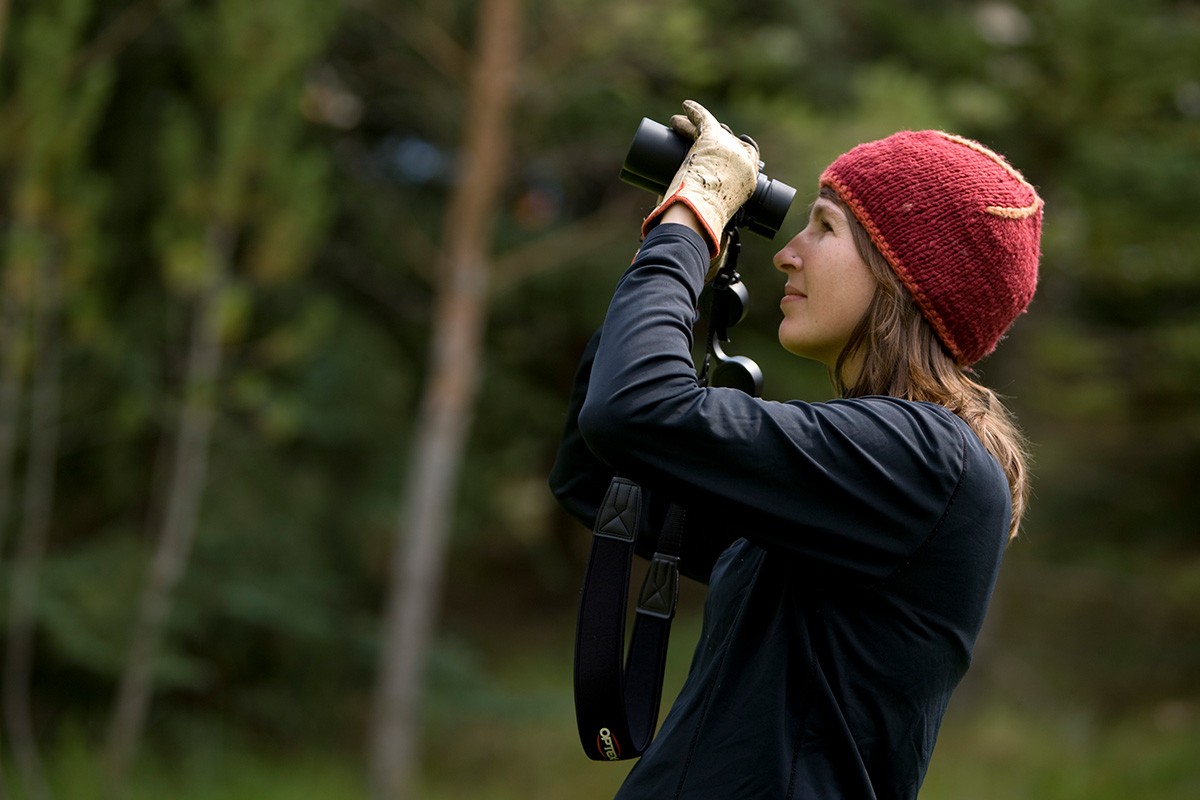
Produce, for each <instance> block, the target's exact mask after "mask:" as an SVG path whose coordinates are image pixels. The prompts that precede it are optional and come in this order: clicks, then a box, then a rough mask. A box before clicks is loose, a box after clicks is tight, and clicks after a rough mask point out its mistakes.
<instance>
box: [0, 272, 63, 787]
mask: <svg viewBox="0 0 1200 800" xmlns="http://www.w3.org/2000/svg"><path fill="white" fill-rule="evenodd" d="M58 273H59V264H58V256H57V254H55V253H51V254H50V255H48V256H47V257H46V258H45V260H44V261H43V263H42V265H41V268H40V269H39V270H38V286H37V290H36V295H35V297H34V319H33V323H34V346H35V348H36V353H37V356H36V361H35V366H34V373H33V390H32V395H31V397H30V400H31V404H30V405H31V407H30V411H29V460H28V466H27V468H26V473H25V496H24V503H23V509H22V510H23V515H22V523H21V536H20V539H19V541H18V545H17V552H16V557H15V558H14V560H13V571H12V590H11V598H10V601H9V609H8V648H7V650H6V651H5V660H4V722H5V728H6V729H7V731H8V735H9V739H10V743H11V745H12V750H13V755H14V757H15V759H16V765H17V771H18V772H19V774H20V776H21V781H22V783H23V784H24V785H25V789H26V793H27V795H28V796H29V797H30V798H31V799H32V800H44V798H48V797H50V787H49V784H47V782H46V775H45V772H44V770H43V768H42V760H41V756H40V755H39V753H38V746H37V737H36V734H35V731H34V725H33V713H32V710H31V703H30V698H29V695H30V676H31V674H32V669H33V634H34V628H35V625H34V621H35V618H36V609H37V594H38V580H39V577H40V573H41V566H42V556H43V554H44V553H45V550H46V540H47V538H48V537H49V534H50V520H51V516H52V512H53V509H54V471H55V466H56V464H57V461H58V434H59V413H58V412H59V381H60V376H59V371H60V370H59V344H58V315H59V309H60V306H61V302H60V287H59V274H58Z"/></svg>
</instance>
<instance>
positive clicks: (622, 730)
mask: <svg viewBox="0 0 1200 800" xmlns="http://www.w3.org/2000/svg"><path fill="white" fill-rule="evenodd" d="M642 501H643V498H642V488H641V487H640V486H638V485H637V484H636V483H634V482H632V481H630V480H626V479H625V478H620V477H617V478H613V480H612V483H610V484H609V487H608V492H607V493H606V494H605V496H604V503H603V505H602V506H601V507H600V513H599V514H598V515H597V516H596V526H595V529H594V530H593V533H592V551H591V554H590V555H589V557H588V564H587V572H586V574H585V576H584V580H583V590H582V592H581V594H580V604H579V623H578V626H577V627H576V630H575V721H576V723H577V725H578V726H579V741H580V743H581V744H582V745H583V749H584V752H586V753H587V755H588V757H589V758H591V759H593V760H595V761H621V760H624V759H628V758H636V757H638V756H640V755H641V754H642V753H643V752H645V750H646V748H647V747H648V746H649V745H650V740H651V739H652V738H653V737H654V730H655V726H656V725H657V723H658V707H659V703H660V701H661V699H662V684H663V669H664V667H665V666H666V658H667V639H668V637H669V635H670V632H671V620H672V618H674V616H675V604H676V602H677V601H678V599H679V568H678V563H679V551H680V543H681V534H682V532H683V523H684V514H683V509H681V508H679V507H678V506H676V505H672V506H671V507H670V510H669V511H668V512H667V520H666V523H665V524H664V525H663V531H662V533H661V535H660V536H659V541H658V546H657V552H656V553H655V554H654V557H653V558H652V559H651V561H650V568H649V570H648V571H647V573H646V578H645V581H644V582H643V583H642V589H641V592H640V593H639V595H638V604H637V615H636V617H635V621H634V624H633V634H632V636H631V637H630V641H629V654H628V659H626V658H625V657H624V649H625V614H626V607H627V605H628V598H629V581H630V570H631V568H632V566H633V554H634V544H635V542H636V541H637V532H638V524H639V522H640V520H641V515H642Z"/></svg>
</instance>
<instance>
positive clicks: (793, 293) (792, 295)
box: [781, 283, 808, 303]
mask: <svg viewBox="0 0 1200 800" xmlns="http://www.w3.org/2000/svg"><path fill="white" fill-rule="evenodd" d="M807 296H808V295H806V294H804V292H802V291H800V290H799V289H797V288H796V287H795V286H792V285H791V284H790V283H789V284H787V285H785V286H784V287H783V300H782V301H781V302H784V303H786V302H787V301H789V300H799V299H800V298H802V297H807Z"/></svg>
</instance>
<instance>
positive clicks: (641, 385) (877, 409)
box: [578, 224, 966, 580]
mask: <svg viewBox="0 0 1200 800" xmlns="http://www.w3.org/2000/svg"><path fill="white" fill-rule="evenodd" d="M707 265H708V258H707V251H706V250H705V246H704V242H703V241H702V240H701V239H700V237H699V236H698V235H696V234H695V233H694V232H692V231H691V230H689V229H687V228H686V227H683V226H679V225H670V224H664V225H660V226H659V227H657V228H655V229H654V231H652V232H651V233H650V234H649V235H648V236H647V237H646V240H645V242H644V244H643V247H642V249H641V251H640V252H639V254H638V256H637V257H636V258H635V259H634V262H633V264H632V265H631V266H630V268H629V269H628V270H627V271H626V273H625V274H624V275H623V276H622V278H621V280H620V282H619V283H618V285H617V289H616V291H615V293H614V295H613V298H612V301H611V303H610V306H609V310H608V313H607V316H606V318H605V322H604V329H603V330H604V335H603V338H602V339H601V341H600V342H598V345H597V347H596V351H595V358H594V361H593V364H592V366H591V375H590V380H589V386H588V389H587V394H586V399H585V401H584V403H583V405H582V407H581V408H580V410H579V415H578V433H579V436H580V437H581V439H582V441H583V442H584V443H586V445H587V447H588V448H589V450H590V451H591V452H592V453H594V454H595V455H596V456H597V457H598V458H599V459H601V460H602V461H603V462H605V463H606V464H608V465H610V466H611V467H612V468H615V469H616V470H618V471H620V472H621V473H622V474H623V475H626V476H627V477H629V478H630V479H632V480H635V481H637V482H639V483H640V484H642V485H643V486H645V487H648V488H649V489H650V490H651V491H653V492H656V493H662V494H665V495H666V496H670V497H672V498H673V499H674V500H675V501H676V502H679V503H680V504H681V505H683V506H684V507H685V508H686V509H687V510H688V512H689V515H691V516H696V517H699V518H702V519H703V520H704V521H705V530H707V531H710V532H711V531H719V532H721V535H722V536H724V535H726V534H728V533H732V534H733V535H734V537H735V538H736V537H737V536H745V537H747V538H749V539H751V540H752V541H754V542H755V543H756V544H759V545H760V546H762V547H764V548H765V549H767V550H768V551H771V552H776V553H783V554H787V555H791V556H797V557H804V558H808V559H815V560H817V561H819V562H821V563H823V564H826V565H829V566H832V567H835V568H837V569H839V570H844V571H846V572H848V573H851V574H853V575H855V576H857V577H859V578H861V579H863V580H881V579H883V578H885V577H887V576H888V575H889V574H890V573H891V572H892V571H893V570H894V569H896V568H897V567H898V566H899V565H900V564H902V563H904V562H905V561H906V560H907V559H909V558H911V557H912V555H913V554H914V553H915V552H916V551H917V550H918V549H919V548H920V547H921V546H922V544H923V543H924V542H925V541H927V539H928V538H929V537H931V536H932V535H933V534H934V533H935V532H936V530H937V528H938V525H939V522H940V521H941V520H942V518H943V516H944V515H945V513H946V512H947V510H948V508H949V507H950V504H951V503H952V501H953V498H954V495H955V492H956V490H957V487H958V485H959V483H960V481H961V478H962V473H963V469H964V463H965V455H964V452H965V448H966V440H965V438H964V436H963V428H962V426H961V423H960V422H959V421H958V420H957V418H956V417H955V416H954V415H953V414H952V413H951V412H949V411H948V410H946V409H944V408H941V407H940V406H936V405H932V404H926V403H912V402H908V401H901V400H896V399H893V398H886V397H877V398H862V399H856V400H840V401H832V402H829V403H814V404H809V403H800V402H794V403H778V402H771V401H764V400H760V399H757V398H753V397H750V396H748V395H746V394H744V393H742V392H739V391H737V390H734V389H723V388H707V387H702V386H700V385H699V383H698V382H697V380H696V373H695V368H694V365H693V363H692V359H691V345H692V333H691V331H692V325H693V323H694V321H695V318H696V311H695V309H696V305H697V300H698V296H699V293H700V290H701V288H702V285H703V276H704V274H705V270H706V267H707Z"/></svg>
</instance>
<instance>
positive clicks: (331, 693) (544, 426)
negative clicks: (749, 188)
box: [0, 0, 1200, 800]
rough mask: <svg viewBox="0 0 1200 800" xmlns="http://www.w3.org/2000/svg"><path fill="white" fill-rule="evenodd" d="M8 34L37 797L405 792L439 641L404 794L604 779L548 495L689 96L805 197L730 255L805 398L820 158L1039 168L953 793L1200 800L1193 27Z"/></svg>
mask: <svg viewBox="0 0 1200 800" xmlns="http://www.w3.org/2000/svg"><path fill="white" fill-rule="evenodd" d="M0 48H2V49H0V270H2V272H0V280H2V281H3V291H2V297H0V526H2V527H0V530H2V532H3V538H2V540H0V544H2V551H0V553H2V555H0V612H2V613H3V617H2V619H3V620H4V642H3V647H4V661H3V680H2V685H3V691H2V700H3V721H4V725H3V733H2V735H0V742H2V743H3V747H2V748H0V767H2V771H3V780H2V781H0V790H2V791H3V792H4V793H5V796H8V797H27V798H36V799H37V800H44V799H45V798H52V797H57V798H92V797H101V796H103V795H104V791H103V790H102V787H104V786H107V787H108V790H109V792H110V794H112V795H113V796H128V797H138V798H167V797H171V798H205V799H206V800H207V799H208V798H251V797H253V798H268V799H269V798H274V797H279V798H283V797H287V798H302V799H304V798H309V799H311V800H330V799H332V798H362V797H367V796H369V795H370V794H371V793H372V789H371V788H370V787H374V794H375V796H377V797H384V796H388V797H399V796H401V795H402V794H403V792H402V791H401V790H396V791H392V790H390V789H385V788H380V787H381V786H384V785H385V784H386V783H387V781H386V780H384V781H383V783H381V779H380V763H381V759H380V758H379V756H378V753H379V751H380V747H381V745H380V742H381V741H382V742H385V744H384V745H383V747H384V749H385V750H386V746H387V745H386V742H387V741H389V740H388V739H387V738H386V736H384V735H383V734H382V733H381V731H383V730H385V729H386V728H387V726H386V725H385V724H381V722H380V719H381V713H380V710H381V700H380V698H385V699H386V698H393V700H394V698H396V697H401V698H403V697H404V696H405V695H404V686H403V685H402V684H403V680H402V679H397V681H398V682H396V683H394V684H388V681H386V680H382V679H381V677H380V676H381V675H384V674H398V673H396V670H397V669H399V667H397V664H401V663H402V662H405V659H406V658H407V661H408V664H409V666H408V668H409V670H410V671H411V669H412V664H413V663H416V664H417V670H418V673H420V671H421V669H422V668H423V667H424V665H425V659H426V658H428V664H429V667H428V669H427V670H426V671H425V675H426V678H427V680H425V681H424V682H422V683H419V684H415V685H416V686H417V695H416V696H417V698H418V699H419V704H417V705H415V706H414V704H413V703H411V702H410V703H408V705H407V706H406V708H407V709H408V710H407V712H405V713H407V714H408V718H409V719H410V720H411V719H413V718H415V719H418V720H419V721H420V730H421V731H422V739H421V745H420V749H419V751H417V752H418V754H419V756H418V757H419V760H418V761H417V762H416V763H417V771H416V777H415V778H413V779H412V780H411V781H410V782H409V784H408V786H409V792H408V796H412V797H422V798H425V797H428V798H442V797H446V798H449V797H464V798H509V797H514V798H515V797H521V798H564V797H570V798H604V797H609V796H611V793H612V791H613V790H614V789H615V787H616V786H617V785H618V784H619V783H620V780H621V777H622V775H623V774H624V772H625V771H626V768H625V767H624V766H623V765H608V764H594V763H592V762H590V761H587V760H586V759H585V758H584V756H583V755H582V753H581V752H580V750H579V747H578V743H577V741H576V736H575V732H574V717H573V709H572V701H571V679H570V674H571V673H570V669H571V667H570V664H571V648H572V636H573V625H574V612H575V606H576V601H577V591H578V584H579V579H580V576H581V571H582V564H583V559H584V557H585V555H586V550H587V546H588V534H587V532H586V531H585V530H583V529H582V528H581V527H580V526H579V525H578V524H577V523H575V522H574V521H573V520H570V519H569V518H567V517H566V516H565V515H564V514H563V513H562V512H560V511H559V510H558V509H557V507H556V506H555V504H554V502H553V500H552V498H551V497H550V495H549V493H548V491H547V489H546V475H547V472H548V470H549V467H550V464H551V462H552V459H553V455H554V451H555V446H556V438H557V435H558V432H559V429H560V426H561V424H562V417H563V411H564V407H565V401H566V393H567V390H568V387H569V383H570V378H571V375H572V372H573V369H574V366H575V362H576V359H577V358H578V356H579V354H580V352H581V350H582V348H583V345H584V343H585V342H586V340H587V338H588V336H589V335H590V333H591V331H592V330H593V329H594V327H595V326H596V325H598V324H599V322H600V320H601V318H602V316H603V313H604V309H605V306H606V303H607V299H608V295H609V292H610V291H611V288H612V286H613V284H614V282H615V280H616V278H617V276H618V275H619V274H620V272H621V271H622V269H623V268H624V267H625V266H626V265H627V264H628V263H629V259H630V258H631V256H632V254H633V251H634V250H635V248H636V246H637V241H638V233H637V231H638V223H639V221H640V219H641V217H642V216H643V215H644V214H645V213H646V212H647V211H648V210H649V209H650V207H651V205H652V198H651V197H649V196H648V195H646V194H645V193H642V192H638V191H637V190H634V189H631V188H629V187H627V186H624V185H622V184H620V183H619V182H618V181H617V173H618V171H619V167H620V163H621V160H622V158H623V155H624V152H625V149H626V147H627V146H628V143H629V141H630V138H631V137H632V134H633V132H634V130H635V128H636V126H637V123H638V121H639V120H640V119H641V117H643V116H648V117H651V118H654V119H658V120H660V121H665V120H666V119H667V117H669V116H670V115H671V114H672V113H675V112H676V111H677V110H678V107H679V103H680V101H681V100H682V99H684V98H686V97H691V98H694V99H697V100H699V101H701V102H703V103H704V104H705V105H707V106H708V107H709V108H710V109H712V110H713V111H714V113H716V114H717V115H718V116H719V117H720V118H721V119H722V120H723V121H726V122H728V123H729V124H730V125H731V126H732V127H733V128H734V129H735V130H737V131H745V132H749V133H751V134H752V135H753V136H754V137H755V138H756V139H757V141H758V142H759V144H760V145H761V148H762V153H763V158H764V160H765V162H766V164H767V171H768V172H769V174H770V175H771V176H772V177H775V178H780V179H782V180H784V181H786V182H788V183H790V184H792V185H794V186H796V187H798V188H799V189H800V194H799V195H798V197H797V202H796V208H794V209H793V212H792V215H791V217H790V219H789V221H788V223H787V224H786V225H785V228H784V231H783V232H781V236H780V237H779V241H777V242H774V243H772V242H767V241H765V240H761V239H756V238H754V237H748V238H749V241H747V243H746V248H745V252H744V253H743V259H742V264H743V266H742V272H743V275H744V277H745V279H746V281H747V284H748V286H749V287H750V291H751V295H752V299H753V300H754V301H757V305H755V306H754V308H753V312H752V317H751V319H750V320H749V321H748V322H746V323H743V325H741V326H739V328H738V329H737V330H736V331H735V336H734V339H735V342H734V349H735V351H736V352H738V353H743V354H746V355H749V356H751V357H752V358H754V359H755V360H757V361H758V362H759V364H760V365H762V366H763V368H764V372H765V374H766V382H767V389H766V394H767V395H768V396H769V397H773V398H778V399H786V398H802V399H809V400H821V399H825V398H827V397H828V394H829V389H828V385H827V383H826V379H825V375H824V372H823V370H822V369H821V368H819V367H815V366H814V365H810V364H805V363H802V362H800V361H799V360H797V359H794V358H791V357H789V356H786V354H784V353H783V352H782V350H781V349H780V348H779V347H778V345H777V344H776V343H775V341H774V331H775V327H776V324H777V309H776V307H775V303H774V298H775V296H776V294H777V291H778V288H779V285H778V278H777V277H776V276H775V275H774V274H773V270H772V269H771V267H770V256H771V254H772V253H773V252H774V250H775V249H777V247H778V246H779V245H780V243H781V242H782V241H785V240H786V238H787V237H788V236H790V235H791V233H790V232H794V231H795V230H796V229H798V228H799V226H800V225H801V224H802V218H803V216H804V214H803V206H804V205H806V204H807V203H808V202H809V201H810V199H811V197H812V196H813V192H814V191H815V184H816V177H817V175H818V174H819V172H820V170H821V168H823V167H824V166H825V165H826V164H827V163H828V162H829V161H830V160H831V159H832V158H833V157H835V156H836V155H837V154H839V153H841V152H843V151H845V150H846V149H848V148H849V147H851V146H853V145H854V144H856V143H858V142H860V141H865V140H869V139H875V138H879V137H881V136H885V135H887V134H889V133H892V132H894V131H896V130H899V129H903V128H914V129H916V128H941V129H947V130H952V131H955V132H958V133H961V134H964V135H967V136H971V137H974V138H977V139H979V140H981V141H982V142H984V143H986V144H988V145H990V146H992V147H994V148H995V149H997V150H999V151H1000V152H1002V153H1004V154H1006V155H1007V156H1008V157H1009V159H1010V160H1011V161H1012V162H1013V163H1014V164H1015V165H1016V166H1017V167H1018V168H1020V169H1021V170H1022V171H1024V173H1025V175H1026V176H1027V177H1028V178H1029V179H1030V180H1031V181H1032V182H1033V183H1034V184H1035V185H1036V186H1038V187H1039V189H1040V191H1041V193H1042V195H1043V196H1044V198H1045V200H1046V218H1045V220H1046V221H1045V236H1044V245H1043V249H1044V258H1043V264H1042V274H1041V282H1040V288H1039V292H1038V295H1037V298H1036V299H1035V301H1034V303H1033V306H1032V307H1031V309H1030V311H1029V313H1028V314H1027V315H1025V316H1023V317H1022V318H1021V319H1020V320H1019V321H1018V322H1017V324H1016V325H1015V327H1014V328H1013V330H1012V332H1011V335H1010V337H1009V340H1008V341H1007V342H1006V343H1005V344H1004V345H1003V346H1001V347H1000V349H999V350H998V351H997V353H996V354H995V355H994V356H992V357H990V358H988V359H987V360H985V361H984V362H983V363H982V364H981V365H979V367H978V369H979V371H980V373H981V374H982V376H983V379H984V380H985V382H987V383H988V384H990V385H992V386H993V387H995V388H997V389H998V390H1000V391H1001V392H1003V393H1004V394H1006V395H1007V396H1008V397H1010V398H1011V403H1012V406H1013V408H1014V409H1015V411H1016V412H1017V414H1018V416H1019V417H1020V419H1021V421H1022V423H1023V425H1024V427H1025V428H1026V430H1027V432H1028V434H1029V436H1030V437H1031V438H1032V440H1033V442H1034V444H1035V458H1036V465H1035V492H1036V496H1035V497H1034V500H1033V502H1032V506H1031V511H1030V515H1029V518H1028V522H1027V524H1026V526H1025V529H1024V535H1023V537H1022V538H1021V539H1020V540H1018V541H1017V542H1016V543H1015V544H1014V545H1013V546H1012V547H1011V548H1010V549H1009V551H1008V554H1007V555H1006V562H1005V565H1004V569H1003V570H1002V574H1001V579H1000V584H999V587H998V590H997V595H996V598H995V601H994V604H993V608H992V612H991V616H990V618H989V621H988V625H987V627H986V628H985V631H984V635H983V637H982V639H981V642H980V646H979V649H978V653H977V658H976V663H975V666H974V668H973V670H972V672H971V673H970V675H969V676H968V678H967V680H966V682H965V683H964V685H963V686H962V687H961V689H960V691H959V692H958V694H957V695H956V698H955V701H954V703H952V705H951V710H950V712H949V715H948V717H947V720H946V723H945V725H944V727H943V729H942V734H941V738H940V740H939V749H938V751H937V753H936V754H935V756H934V759H933V764H932V766H931V768H930V772H929V776H928V779H927V781H926V786H925V790H924V791H923V793H922V797H926V798H1026V797H1027V798H1085V797H1086V798H1090V799H1094V798H1108V797H1112V798H1116V797H1121V798H1125V797H1146V798H1185V797H1186V798H1194V797H1197V796H1200V761H1197V759H1196V754H1197V753H1198V752H1200V537H1198V536H1197V534H1198V532H1200V531H1198V524H1197V520H1198V519H1200V314H1198V313H1197V311H1198V310H1200V225H1197V214H1198V212H1200V4H1198V3H1196V2H1190V1H1184V0H1175V1H1173V2H1168V1H1167V0H1143V2H1139V3H1136V4H1134V3H1127V2H1122V1H1121V0H1014V2H998V1H991V2H948V1H947V0H926V1H925V2H920V3H918V2H908V1H902V0H843V2H839V3H816V2H809V0H754V2H745V1H742V2H730V0H722V1H721V2H718V0H656V2H652V3H651V2H645V1H644V0H609V1H608V2H603V1H598V0H523V1H522V0H476V1H474V2H472V1H471V0H425V1H424V2H422V0H345V2H338V0H253V1H252V2H251V1H249V0H36V2H34V1H33V0H26V1H25V2H10V0H2V2H0ZM507 64H511V66H506V65H507ZM509 76H511V79H510V77H509ZM456 337H457V338H456ZM463 373H465V374H463ZM422 398H424V400H423V399H422ZM458 442H461V444H462V451H461V458H459V457H458V456H457V455H456V453H457V452H458V449H459V448H458V444H457V443H458ZM439 447H441V448H442V449H441V450H439V449H438V448H439ZM431 464H432V465H433V466H430V465H431ZM423 479H424V480H425V482H424V483H422V480H423ZM439 480H440V483H439V482H438V481H439ZM439 504H440V505H439ZM416 527H422V529H423V530H427V531H432V532H433V533H432V535H431V537H430V538H429V539H428V541H430V542H432V545H431V548H429V549H427V550H425V551H423V552H422V553H421V554H416V555H411V557H410V560H409V561H408V562H406V563H409V564H410V565H411V564H412V563H420V564H424V565H426V567H424V568H422V571H419V573H418V574H415V575H409V576H408V577H407V578H406V577H405V573H404V572H403V571H402V570H403V569H404V567H403V566H402V565H399V564H398V562H397V560H396V555H395V554H397V553H404V552H406V551H405V550H402V549H400V547H399V545H398V543H399V542H404V541H412V537H413V535H415V534H413V532H412V531H413V529H414V528H416ZM443 529H444V530H445V531H446V534H447V541H446V542H445V547H444V548H441V547H439V545H438V541H439V540H438V538H437V536H436V533H437V531H438V530H443ZM422 559H423V560H422ZM443 564H444V577H441V578H439V576H440V575H442V569H441V567H442V565H443ZM410 569H411V567H410ZM406 587H407V589H409V590H411V591H410V594H411V596H413V597H417V596H424V597H425V598H426V599H432V600H434V605H432V606H430V607H429V608H428V609H427V610H426V611H427V613H424V614H417V615H410V616H409V617H405V616H404V614H403V613H402V612H403V610H404V609H405V608H409V609H411V608H412V605H411V600H410V599H408V598H407V597H406V595H405V590H406ZM702 597H703V589H702V587H697V586H695V585H689V586H686V587H684V596H683V607H682V611H681V617H680V619H679V620H678V621H677V623H676V632H675V636H674V639H673V642H672V645H673V650H672V664H671V673H670V675H669V678H668V683H669V685H668V687H667V692H668V694H669V695H670V694H671V693H672V692H673V691H674V689H675V688H677V687H678V686H679V683H680V682H681V680H682V675H683V673H684V671H685V670H686V663H687V660H688V657H689V655H690V651H691V649H692V647H693V645H694V642H695V638H696V631H697V628H698V623H697V614H698V609H699V604H700V602H701V600H702ZM422 619H427V620H430V625H431V626H432V627H428V626H426V627H425V628H422V623H421V620H422ZM405 620H407V622H405ZM405 625H408V627H407V628H406V627H405ZM423 630H424V631H426V633H424V634H423V633H422V631H423ZM405 631H407V634H406V633H405ZM405 635H409V636H413V637H415V638H413V639H410V641H415V642H418V644H419V643H420V642H421V641H422V636H425V637H426V639H425V640H427V641H429V643H430V650H429V652H428V653H426V652H424V651H423V650H422V649H421V648H419V647H416V648H408V649H407V650H406V649H405V647H404V646H403V645H398V644H397V642H402V641H403V636H405ZM397 637H399V638H397ZM384 665H387V666H386V668H385V666H384ZM389 686H390V688H389ZM410 694H411V693H410ZM396 702H399V703H400V706H403V705H404V704H403V702H401V701H396ZM390 703H392V700H388V701H387V702H386V703H384V705H387V707H388V708H391V707H392V706H391V705H389V704H390ZM397 707H399V706H397ZM414 709H415V710H414ZM383 716H384V717H386V716H387V715H386V714H384V715H383ZM373 749H374V751H375V752H376V754H377V755H376V757H374V758H373V757H371V756H369V755H368V753H369V752H372V750H373ZM383 760H386V759H383ZM369 776H370V777H369ZM396 785H397V786H399V785H400V784H396Z"/></svg>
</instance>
